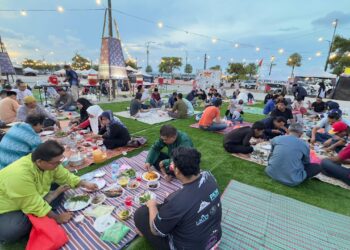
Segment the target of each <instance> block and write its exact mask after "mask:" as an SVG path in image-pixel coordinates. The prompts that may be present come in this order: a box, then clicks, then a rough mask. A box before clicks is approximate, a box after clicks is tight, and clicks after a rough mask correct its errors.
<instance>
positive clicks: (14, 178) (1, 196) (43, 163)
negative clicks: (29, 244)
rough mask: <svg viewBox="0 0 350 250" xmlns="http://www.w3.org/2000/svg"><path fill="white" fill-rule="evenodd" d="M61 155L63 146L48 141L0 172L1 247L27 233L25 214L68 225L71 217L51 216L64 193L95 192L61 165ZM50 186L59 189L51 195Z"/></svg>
mask: <svg viewBox="0 0 350 250" xmlns="http://www.w3.org/2000/svg"><path fill="white" fill-rule="evenodd" d="M63 152H64V147H63V146H61V145H60V144H59V143H58V142H56V141H53V140H48V141H46V142H44V143H42V144H40V145H39V146H38V147H37V148H36V150H34V152H33V153H32V154H29V155H27V156H24V157H22V158H20V159H19V160H17V161H15V162H13V163H12V164H10V165H9V166H8V167H6V168H4V169H2V170H0V243H7V242H15V241H18V240H19V239H21V238H22V237H24V236H26V235H28V234H29V233H30V229H31V223H30V221H29V219H28V217H27V216H26V215H27V214H33V215H35V216H37V217H44V216H48V217H50V218H52V219H54V220H56V222H57V223H59V224H61V223H66V222H68V221H69V220H70V219H71V218H72V214H71V213H69V212H64V213H60V214H59V213H56V212H54V210H55V208H56V207H57V206H58V204H59V203H60V202H59V200H60V199H62V198H63V193H64V192H65V191H66V190H68V189H69V188H77V187H85V188H87V189H90V190H96V189H97V186H96V184H93V183H89V182H87V181H83V180H80V178H79V177H78V176H75V175H74V174H72V173H70V172H69V171H68V170H67V169H65V168H64V167H63V166H62V165H61V162H62V160H63V158H64V156H63ZM53 183H57V184H58V185H61V186H60V187H59V188H57V189H56V190H55V191H53V192H50V188H51V185H52V184H53Z"/></svg>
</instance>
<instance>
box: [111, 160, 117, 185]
mask: <svg viewBox="0 0 350 250" xmlns="http://www.w3.org/2000/svg"><path fill="white" fill-rule="evenodd" d="M111 167H112V179H113V180H114V181H116V180H117V179H118V170H119V164H118V163H112V165H111Z"/></svg>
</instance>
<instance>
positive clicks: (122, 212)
mask: <svg viewBox="0 0 350 250" xmlns="http://www.w3.org/2000/svg"><path fill="white" fill-rule="evenodd" d="M131 215H132V210H131V209H128V208H120V209H118V210H117V216H118V218H119V219H121V220H127V219H129V218H130V216H131Z"/></svg>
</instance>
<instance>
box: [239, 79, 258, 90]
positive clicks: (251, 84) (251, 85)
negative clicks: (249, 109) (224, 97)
mask: <svg viewBox="0 0 350 250" xmlns="http://www.w3.org/2000/svg"><path fill="white" fill-rule="evenodd" d="M255 85H256V81H255V80H246V81H243V82H241V83H240V86H241V87H243V88H246V89H254V88H255Z"/></svg>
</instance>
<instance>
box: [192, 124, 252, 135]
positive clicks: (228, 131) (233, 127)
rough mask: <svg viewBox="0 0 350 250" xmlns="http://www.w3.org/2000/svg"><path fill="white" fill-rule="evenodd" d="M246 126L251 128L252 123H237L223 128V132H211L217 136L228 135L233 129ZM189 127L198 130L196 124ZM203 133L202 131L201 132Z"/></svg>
mask: <svg viewBox="0 0 350 250" xmlns="http://www.w3.org/2000/svg"><path fill="white" fill-rule="evenodd" d="M247 126H249V127H251V126H252V123H250V122H243V123H242V124H241V123H239V122H238V123H236V125H233V126H229V127H227V128H225V129H223V130H220V131H213V132H215V133H219V134H228V133H230V132H231V131H232V130H235V129H237V128H241V127H247ZM190 127H191V128H198V129H199V125H198V123H195V124H192V125H190ZM203 131H204V130H203Z"/></svg>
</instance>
